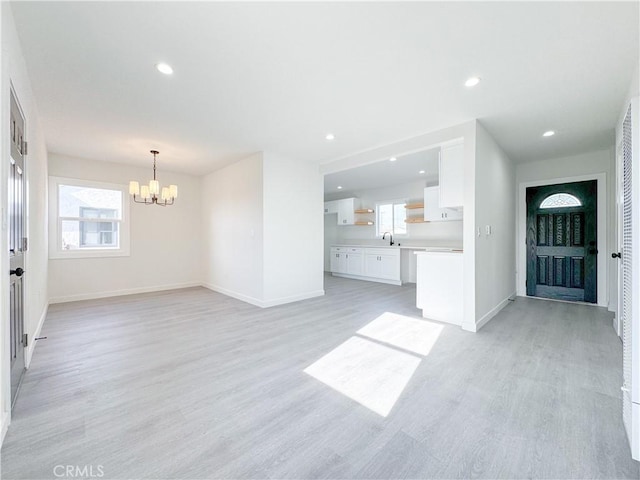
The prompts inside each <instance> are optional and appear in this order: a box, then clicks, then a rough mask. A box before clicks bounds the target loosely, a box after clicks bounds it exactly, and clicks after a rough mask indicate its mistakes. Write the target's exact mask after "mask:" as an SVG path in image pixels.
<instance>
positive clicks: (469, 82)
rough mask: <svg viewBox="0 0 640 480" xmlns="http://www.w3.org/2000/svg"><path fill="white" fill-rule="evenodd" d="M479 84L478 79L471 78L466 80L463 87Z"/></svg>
mask: <svg viewBox="0 0 640 480" xmlns="http://www.w3.org/2000/svg"><path fill="white" fill-rule="evenodd" d="M479 83H480V77H471V78H467V81H466V82H464V86H465V87H475V86H476V85H477V84H479Z"/></svg>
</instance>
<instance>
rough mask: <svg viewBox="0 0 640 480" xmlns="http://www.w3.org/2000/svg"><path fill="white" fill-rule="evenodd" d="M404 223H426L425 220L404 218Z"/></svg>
mask: <svg viewBox="0 0 640 480" xmlns="http://www.w3.org/2000/svg"><path fill="white" fill-rule="evenodd" d="M404 221H405V222H406V223H427V220H425V219H424V218H421V217H413V218H411V217H410V218H405V219H404Z"/></svg>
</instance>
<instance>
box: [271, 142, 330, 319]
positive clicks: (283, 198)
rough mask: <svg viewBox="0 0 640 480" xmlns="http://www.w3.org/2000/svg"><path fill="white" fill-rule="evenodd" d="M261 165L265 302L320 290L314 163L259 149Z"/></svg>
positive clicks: (319, 183) (319, 184)
mask: <svg viewBox="0 0 640 480" xmlns="http://www.w3.org/2000/svg"><path fill="white" fill-rule="evenodd" d="M263 168H264V169H263V181H264V185H263V200H264V204H263V208H264V297H263V302H264V306H270V305H276V304H280V303H287V302H290V301H295V300H302V299H304V298H310V297H315V296H319V295H324V278H323V257H322V248H323V234H322V229H323V225H324V223H323V222H324V220H323V206H324V203H323V197H322V192H323V186H324V183H323V177H322V175H321V174H320V171H319V170H318V166H317V165H310V164H308V163H307V162H301V161H294V160H290V159H285V158H282V157H279V156H277V155H273V154H271V153H264V157H263Z"/></svg>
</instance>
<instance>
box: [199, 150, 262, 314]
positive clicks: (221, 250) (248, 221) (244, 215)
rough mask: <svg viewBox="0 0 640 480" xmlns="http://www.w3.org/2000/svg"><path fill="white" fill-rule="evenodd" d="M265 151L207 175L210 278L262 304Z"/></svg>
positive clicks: (238, 295) (220, 286)
mask: <svg viewBox="0 0 640 480" xmlns="http://www.w3.org/2000/svg"><path fill="white" fill-rule="evenodd" d="M262 195H263V191H262V154H261V153H257V154H255V155H252V156H250V157H247V158H245V159H243V160H240V161H239V162H236V163H233V164H231V165H229V166H227V167H225V168H222V169H220V170H217V171H215V172H213V173H210V174H209V175H206V176H205V177H204V178H203V180H202V199H201V201H202V209H203V210H202V227H203V229H204V235H203V242H204V248H203V253H204V255H203V265H204V284H205V285H206V286H207V287H208V288H210V289H212V290H215V291H218V292H221V293H224V294H225V295H230V296H232V297H234V298H239V299H240V300H244V301H247V302H250V303H253V304H259V303H260V302H261V301H262V298H263V285H262V277H263V254H262V252H263V248H262V242H263V229H262V225H263V209H262Z"/></svg>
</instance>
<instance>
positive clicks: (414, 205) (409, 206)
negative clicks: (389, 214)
mask: <svg viewBox="0 0 640 480" xmlns="http://www.w3.org/2000/svg"><path fill="white" fill-rule="evenodd" d="M404 208H406V209H407V210H415V209H417V208H424V203H407V204H406V205H405V206H404Z"/></svg>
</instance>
